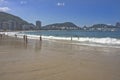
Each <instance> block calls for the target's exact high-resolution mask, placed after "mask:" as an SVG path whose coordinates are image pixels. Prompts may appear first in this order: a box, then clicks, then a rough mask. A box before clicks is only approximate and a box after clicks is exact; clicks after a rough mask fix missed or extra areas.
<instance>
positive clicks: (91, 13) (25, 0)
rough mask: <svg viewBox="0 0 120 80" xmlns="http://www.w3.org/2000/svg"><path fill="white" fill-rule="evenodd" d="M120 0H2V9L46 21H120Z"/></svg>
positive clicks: (78, 23)
mask: <svg viewBox="0 0 120 80" xmlns="http://www.w3.org/2000/svg"><path fill="white" fill-rule="evenodd" d="M119 3H120V1H119V0H114V1H113V0H90V1H88V0H10V1H9V0H0V11H2V12H7V13H11V14H14V15H16V16H19V17H21V18H23V19H25V20H26V21H28V22H31V23H34V24H35V21H36V20H40V21H42V25H47V24H52V23H61V22H73V23H75V24H77V25H78V26H84V25H87V26H90V25H92V24H98V23H105V24H113V25H115V23H116V22H118V21H120V15H119V14H120V10H119V8H120V5H119Z"/></svg>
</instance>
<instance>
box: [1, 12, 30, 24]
mask: <svg viewBox="0 0 120 80" xmlns="http://www.w3.org/2000/svg"><path fill="white" fill-rule="evenodd" d="M10 20H12V21H16V22H18V23H21V24H28V22H27V21H25V20H23V19H21V18H20V17H18V16H14V15H12V14H9V13H5V12H0V22H4V21H10Z"/></svg>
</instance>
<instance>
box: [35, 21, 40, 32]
mask: <svg viewBox="0 0 120 80" xmlns="http://www.w3.org/2000/svg"><path fill="white" fill-rule="evenodd" d="M36 28H37V29H38V30H39V29H41V21H36Z"/></svg>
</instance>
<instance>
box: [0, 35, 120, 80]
mask: <svg viewBox="0 0 120 80" xmlns="http://www.w3.org/2000/svg"><path fill="white" fill-rule="evenodd" d="M0 80H120V49H119V48H110V47H91V46H83V45H74V44H69V42H66V43H65V42H63V41H55V40H43V41H39V40H28V43H25V42H24V40H23V39H18V38H11V37H5V38H3V39H0Z"/></svg>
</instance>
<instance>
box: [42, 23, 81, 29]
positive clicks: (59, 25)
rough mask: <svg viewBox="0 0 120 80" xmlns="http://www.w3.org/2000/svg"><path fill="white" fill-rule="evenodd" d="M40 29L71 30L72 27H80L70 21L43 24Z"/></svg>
mask: <svg viewBox="0 0 120 80" xmlns="http://www.w3.org/2000/svg"><path fill="white" fill-rule="evenodd" d="M42 29H46V30H72V29H80V27H78V26H76V25H75V24H74V23H72V22H65V23H55V24H50V25H46V26H43V27H42Z"/></svg>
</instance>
